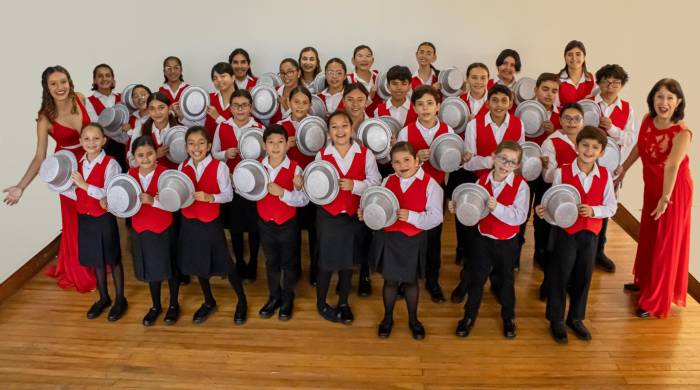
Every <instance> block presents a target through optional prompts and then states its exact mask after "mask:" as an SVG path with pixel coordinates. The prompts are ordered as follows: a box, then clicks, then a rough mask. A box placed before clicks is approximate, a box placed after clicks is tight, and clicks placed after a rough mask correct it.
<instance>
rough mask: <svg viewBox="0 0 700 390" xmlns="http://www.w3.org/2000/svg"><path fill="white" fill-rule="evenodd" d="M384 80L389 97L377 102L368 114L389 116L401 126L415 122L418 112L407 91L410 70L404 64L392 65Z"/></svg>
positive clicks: (375, 116) (409, 83) (408, 89)
mask: <svg viewBox="0 0 700 390" xmlns="http://www.w3.org/2000/svg"><path fill="white" fill-rule="evenodd" d="M386 80H387V85H388V88H389V93H390V94H391V98H390V99H389V100H387V101H385V102H382V103H379V105H377V108H376V109H375V110H374V111H373V112H371V113H370V115H371V116H372V117H373V118H378V117H382V116H391V117H392V118H394V119H396V120H397V121H399V123H400V124H401V127H405V126H408V125H410V124H411V123H415V122H416V120H417V119H418V114H416V110H415V108H414V107H413V103H411V99H409V98H408V92H409V91H410V90H411V71H410V70H409V69H408V68H407V67H405V66H399V65H395V66H392V67H391V68H389V70H388V71H387V72H386Z"/></svg>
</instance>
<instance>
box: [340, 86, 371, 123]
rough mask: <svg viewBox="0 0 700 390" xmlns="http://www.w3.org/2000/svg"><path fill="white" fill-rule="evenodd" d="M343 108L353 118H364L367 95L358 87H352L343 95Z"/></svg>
mask: <svg viewBox="0 0 700 390" xmlns="http://www.w3.org/2000/svg"><path fill="white" fill-rule="evenodd" d="M343 102H344V104H345V109H346V110H347V111H348V113H349V114H350V116H351V117H353V118H364V117H365V108H366V107H367V96H365V94H364V93H362V91H360V90H359V89H353V90H352V91H351V92H350V93H348V94H347V95H345V97H343Z"/></svg>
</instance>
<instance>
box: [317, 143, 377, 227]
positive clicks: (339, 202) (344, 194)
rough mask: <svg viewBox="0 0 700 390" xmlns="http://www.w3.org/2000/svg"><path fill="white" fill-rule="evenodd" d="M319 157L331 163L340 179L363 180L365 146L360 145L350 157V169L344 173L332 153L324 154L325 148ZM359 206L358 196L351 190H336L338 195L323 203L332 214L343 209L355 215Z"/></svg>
mask: <svg viewBox="0 0 700 390" xmlns="http://www.w3.org/2000/svg"><path fill="white" fill-rule="evenodd" d="M320 153H321V158H323V160H325V161H328V162H330V163H331V164H333V166H334V167H335V169H336V170H337V171H338V175H340V178H341V179H352V180H365V178H366V176H365V163H366V161H367V148H366V147H364V146H360V152H359V153H355V155H354V156H353V159H352V164H350V169H348V172H347V173H346V174H343V172H342V171H341V170H340V167H339V166H338V163H337V162H336V161H335V158H334V157H333V155H332V154H328V155H327V154H325V153H326V148H323V149H321V151H320ZM359 206H360V197H359V196H357V195H355V194H353V193H352V191H343V190H340V191H338V196H337V197H336V198H335V200H334V201H333V202H331V203H329V204H327V205H323V206H321V207H323V208H324V209H325V210H326V211H328V213H329V214H331V215H332V216H336V215H338V214H340V213H341V212H342V211H345V212H346V213H347V214H348V215H355V213H357V208H358V207H359Z"/></svg>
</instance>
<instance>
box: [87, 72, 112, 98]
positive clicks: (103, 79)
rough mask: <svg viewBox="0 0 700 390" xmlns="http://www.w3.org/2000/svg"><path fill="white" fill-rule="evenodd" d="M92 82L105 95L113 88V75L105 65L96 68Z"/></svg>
mask: <svg viewBox="0 0 700 390" xmlns="http://www.w3.org/2000/svg"><path fill="white" fill-rule="evenodd" d="M92 82H93V83H94V84H95V85H97V89H98V90H99V91H100V92H101V93H103V94H105V95H106V94H108V93H110V92H111V91H112V90H113V89H114V75H113V74H112V71H111V70H110V69H109V68H108V67H106V66H101V67H99V68H97V70H96V71H95V77H94V78H93V79H92Z"/></svg>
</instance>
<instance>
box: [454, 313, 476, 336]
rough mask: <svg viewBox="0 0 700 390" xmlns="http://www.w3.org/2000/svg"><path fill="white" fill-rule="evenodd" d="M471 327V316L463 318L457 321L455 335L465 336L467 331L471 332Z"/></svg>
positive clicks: (472, 325)
mask: <svg viewBox="0 0 700 390" xmlns="http://www.w3.org/2000/svg"><path fill="white" fill-rule="evenodd" d="M473 327H474V319H473V318H463V319H461V320H459V321H457V329H456V330H455V335H457V336H459V337H467V336H469V333H471V331H472V328H473Z"/></svg>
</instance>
